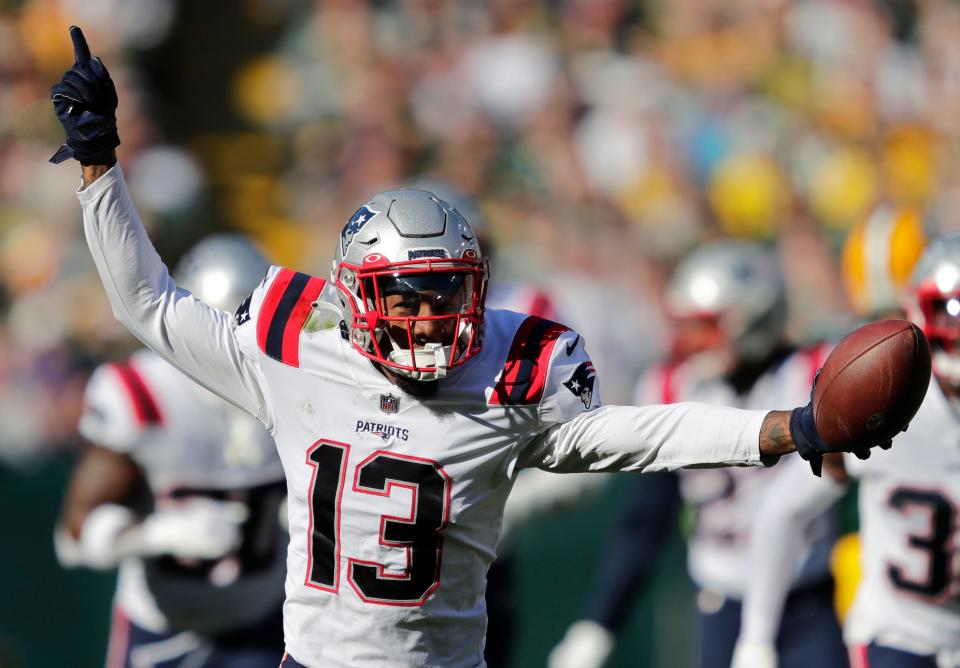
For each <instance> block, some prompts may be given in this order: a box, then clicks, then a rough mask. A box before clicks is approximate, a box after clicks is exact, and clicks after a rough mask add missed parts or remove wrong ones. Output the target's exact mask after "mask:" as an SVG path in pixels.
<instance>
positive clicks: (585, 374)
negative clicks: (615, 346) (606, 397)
mask: <svg viewBox="0 0 960 668" xmlns="http://www.w3.org/2000/svg"><path fill="white" fill-rule="evenodd" d="M544 322H548V321H544ZM558 327H560V326H559V325H558ZM544 353H545V354H546V356H547V360H548V365H547V368H546V374H545V379H544V389H543V398H542V399H541V401H540V410H539V416H540V422H541V423H542V424H547V425H550V424H556V423H558V422H565V421H567V420H571V419H573V418H575V417H576V416H578V415H580V414H581V413H584V412H586V411H591V410H594V409H596V408H599V407H600V405H601V401H600V378H599V377H598V376H597V371H596V369H595V368H594V366H593V362H591V361H590V357H589V356H588V355H587V349H586V345H585V344H584V341H583V337H582V336H580V335H579V334H578V333H576V332H574V331H572V330H569V329H566V328H562V329H561V331H560V332H559V334H558V336H557V338H556V341H555V342H553V345H552V346H549V347H547V346H544V348H542V352H541V355H544Z"/></svg>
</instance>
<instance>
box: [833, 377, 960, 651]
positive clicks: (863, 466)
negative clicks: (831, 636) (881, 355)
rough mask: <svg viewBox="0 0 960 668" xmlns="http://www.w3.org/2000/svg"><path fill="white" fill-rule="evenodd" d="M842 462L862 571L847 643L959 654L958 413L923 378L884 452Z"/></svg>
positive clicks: (959, 431)
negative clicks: (921, 390)
mask: <svg viewBox="0 0 960 668" xmlns="http://www.w3.org/2000/svg"><path fill="white" fill-rule="evenodd" d="M844 462H845V464H846V465H847V469H848V471H849V472H850V473H851V475H854V476H856V477H858V478H859V479H860V490H859V494H860V497H859V506H860V541H861V552H860V554H861V566H862V569H863V574H862V580H861V581H860V585H859V588H858V589H857V596H856V600H855V602H854V605H853V607H852V609H851V611H850V613H849V616H848V618H847V622H846V628H845V634H846V636H847V640H848V642H850V643H851V644H868V643H870V642H871V641H874V642H877V643H878V644H881V645H885V646H889V647H894V648H897V649H901V650H904V651H907V652H911V653H914V654H921V655H926V654H935V653H937V652H938V651H942V650H958V649H960V596H958V594H960V577H958V573H960V569H958V567H960V550H958V545H960V532H958V526H957V510H958V508H960V415H958V414H957V412H956V410H955V409H954V408H952V407H951V405H950V404H949V402H948V401H947V399H946V397H945V396H944V394H943V392H942V391H941V390H940V388H939V386H938V385H937V383H936V381H935V380H933V381H931V387H930V388H929V390H928V391H927V396H926V398H925V399H924V401H923V404H922V405H921V406H920V410H919V412H918V413H917V415H916V417H914V419H913V421H912V422H911V423H910V428H909V429H908V430H907V431H906V432H905V433H902V434H899V435H898V436H897V437H896V440H895V444H894V447H893V448H891V449H890V450H889V451H887V452H882V453H878V454H875V455H874V456H873V457H870V459H867V460H865V461H861V460H859V459H857V458H856V457H853V456H849V457H848V456H845V457H844Z"/></svg>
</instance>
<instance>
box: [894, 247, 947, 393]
mask: <svg viewBox="0 0 960 668" xmlns="http://www.w3.org/2000/svg"><path fill="white" fill-rule="evenodd" d="M904 305H905V307H906V311H907V317H909V318H910V319H911V320H912V321H913V322H915V323H916V324H917V325H919V326H920V328H921V329H922V330H923V333H924V334H926V336H927V340H928V341H929V342H930V352H931V354H932V358H933V374H934V375H935V376H936V377H937V379H938V380H939V381H940V382H941V383H943V384H945V385H946V386H948V387H951V388H953V389H954V390H960V234H951V235H948V236H944V237H940V238H939V239H936V240H934V241H933V243H931V244H930V247H929V248H928V249H927V251H926V252H925V253H924V254H923V256H922V257H921V258H920V261H919V262H917V266H916V267H915V268H914V270H913V275H912V276H911V277H910V284H909V286H908V288H907V293H906V298H905V300H904Z"/></svg>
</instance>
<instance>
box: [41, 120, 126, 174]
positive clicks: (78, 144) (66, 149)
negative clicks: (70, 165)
mask: <svg viewBox="0 0 960 668" xmlns="http://www.w3.org/2000/svg"><path fill="white" fill-rule="evenodd" d="M119 145H120V135H119V134H117V129H116V126H114V127H113V128H110V129H108V130H107V131H106V132H104V133H103V134H101V135H99V136H97V137H94V138H93V139H86V140H72V139H70V138H69V137H68V138H67V143H66V144H63V145H62V146H61V147H60V148H59V149H57V152H56V153H54V154H53V156H52V157H51V158H50V162H52V163H53V164H55V165H59V164H60V163H61V162H63V161H64V160H67V159H69V158H73V159H75V160H79V161H80V164H83V165H100V164H103V165H111V164H113V158H112V155H111V151H113V149H115V148H116V147H117V146H119ZM101 160H104V161H103V162H101Z"/></svg>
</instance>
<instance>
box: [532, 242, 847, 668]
mask: <svg viewBox="0 0 960 668" xmlns="http://www.w3.org/2000/svg"><path fill="white" fill-rule="evenodd" d="M665 302H666V309H667V311H668V314H669V315H670V316H671V318H672V319H673V321H674V329H675V332H676V334H675V344H674V359H672V360H669V361H668V362H667V363H665V364H661V365H658V366H655V367H653V368H652V369H651V370H650V371H648V372H647V373H646V374H645V375H644V376H643V378H641V380H640V383H639V384H638V388H637V402H638V403H639V404H652V403H670V402H675V401H703V402H707V403H716V404H725V405H735V406H740V407H744V408H761V407H762V408H778V407H780V406H789V405H792V404H794V403H796V402H798V401H803V399H804V398H805V397H806V395H807V394H809V391H810V382H811V380H812V379H813V375H814V373H815V372H816V370H817V368H818V367H819V366H820V365H821V364H822V362H823V360H824V359H825V358H826V354H827V349H826V348H823V347H820V346H817V347H813V348H810V349H801V350H798V349H797V348H796V347H794V346H792V345H790V344H789V343H788V342H787V341H786V340H785V338H784V331H785V328H786V320H787V297H786V288H785V285H784V279H783V277H782V276H781V273H780V270H779V266H778V263H777V259H776V257H775V256H774V255H773V254H772V253H770V252H768V251H766V250H763V249H762V248H760V247H759V246H756V245H754V244H751V243H749V242H741V241H720V242H713V243H711V244H707V245H705V246H703V247H701V248H700V249H698V250H696V251H695V252H693V253H692V254H691V255H690V256H689V257H688V258H686V259H685V260H684V261H683V262H682V263H681V264H680V266H678V267H677V270H676V271H675V272H674V275H673V277H672V278H671V281H670V284H669V285H668V288H667V291H666V295H665ZM809 473H810V472H809V469H808V467H807V464H806V463H805V462H804V461H803V460H801V459H799V458H798V457H790V458H789V460H787V461H785V462H783V463H782V464H781V465H780V466H779V467H777V468H776V469H764V468H751V469H733V468H731V469H702V470H686V471H681V472H680V473H679V474H678V480H675V481H671V480H666V479H664V480H656V479H655V478H653V477H651V478H648V477H647V476H644V478H641V479H639V480H637V481H636V483H634V489H633V493H632V499H633V501H632V503H631V504H630V506H629V508H628V511H627V512H626V514H625V516H624V518H623V521H622V524H621V527H620V529H619V531H618V534H617V535H616V536H615V537H614V540H613V542H612V544H611V547H610V552H609V554H608V556H607V561H606V563H605V564H604V566H603V567H602V568H601V573H600V575H599V586H598V590H597V592H596V593H595V595H594V597H593V600H592V602H591V604H590V608H589V613H588V616H587V618H586V619H584V620H581V621H579V622H577V623H576V624H574V625H573V626H572V627H571V628H570V630H569V631H568V633H567V635H566V637H565V638H564V640H563V641H562V642H561V643H560V644H559V645H558V646H557V647H556V648H555V649H554V651H553V653H552V655H551V661H550V665H551V667H552V668H573V667H574V666H576V667H578V668H588V667H599V666H601V665H602V664H603V662H604V661H605V660H606V658H607V656H609V654H610V653H611V652H612V651H613V648H614V642H615V636H616V632H617V631H618V630H619V628H620V626H621V624H622V623H623V622H624V621H625V618H626V617H627V615H628V614H629V612H630V602H631V600H632V599H633V597H634V596H635V594H636V592H637V590H638V589H639V588H640V587H641V586H642V585H643V583H644V581H645V579H646V578H647V576H648V575H649V573H650V572H651V569H652V567H653V562H654V559H655V558H656V556H657V554H658V553H659V551H660V547H661V546H662V544H663V543H664V542H665V540H666V538H667V537H668V536H669V535H670V533H671V532H672V531H673V530H674V529H675V527H676V525H677V514H676V508H677V505H678V502H679V499H681V498H682V500H683V502H685V503H686V504H687V505H689V506H690V507H691V508H692V509H693V512H694V518H695V519H694V524H693V529H692V532H691V534H690V536H689V538H688V550H687V553H688V568H689V571H690V575H691V577H692V578H693V580H694V583H695V584H696V585H697V587H698V588H699V589H700V593H699V596H698V600H697V603H698V606H699V608H700V611H701V618H700V620H701V629H700V631H701V639H700V640H701V642H700V662H699V663H700V665H701V666H704V667H705V668H707V667H709V668H712V667H717V668H720V667H724V668H726V667H727V666H729V665H730V661H731V658H732V656H733V651H734V644H735V642H736V639H737V635H738V632H739V626H740V608H741V604H740V601H741V599H742V597H743V594H744V591H745V589H746V587H747V583H748V582H749V580H750V577H751V573H750V570H749V569H748V568H747V567H746V560H745V557H746V554H747V550H748V546H749V542H750V525H751V521H752V518H753V516H754V515H755V514H756V511H757V509H758V508H759V507H760V506H761V503H760V499H761V498H763V496H764V495H766V494H769V493H784V490H788V489H789V488H790V486H791V485H792V484H793V482H792V481H793V480H794V479H796V478H804V479H806V478H812V476H810V475H809ZM814 480H815V482H813V483H811V484H812V485H813V486H814V487H816V486H820V487H823V486H827V487H829V486H830V485H831V484H832V483H830V482H824V481H821V480H820V479H814ZM678 497H679V498H678ZM834 537H835V534H834V532H833V530H832V528H831V521H830V518H829V517H822V518H820V519H819V521H818V523H816V524H814V525H813V526H811V531H810V532H809V533H808V534H807V535H806V537H805V540H804V543H803V545H802V546H799V547H798V549H801V550H803V553H804V554H805V555H807V556H806V557H805V559H804V561H803V566H802V568H800V569H799V570H798V571H797V572H796V573H794V574H792V575H791V576H790V577H788V578H786V583H787V587H788V588H789V589H790V590H791V593H790V601H789V603H788V604H787V610H788V613H787V614H788V615H789V619H787V620H786V621H785V623H784V624H783V626H782V631H781V635H780V638H779V642H780V644H781V647H783V648H785V650H786V651H787V656H790V657H791V659H790V662H788V663H785V664H783V665H784V666H788V667H789V666H794V665H796V666H810V665H817V666H842V665H845V663H846V659H845V654H844V648H843V642H842V640H841V637H840V629H839V626H838V624H837V621H836V618H835V616H834V614H833V609H832V597H831V582H830V575H829V571H828V556H829V551H830V546H831V544H832V541H833V539H834ZM781 577H782V575H781ZM801 619H802V620H803V622H802V623H800V620H801Z"/></svg>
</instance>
